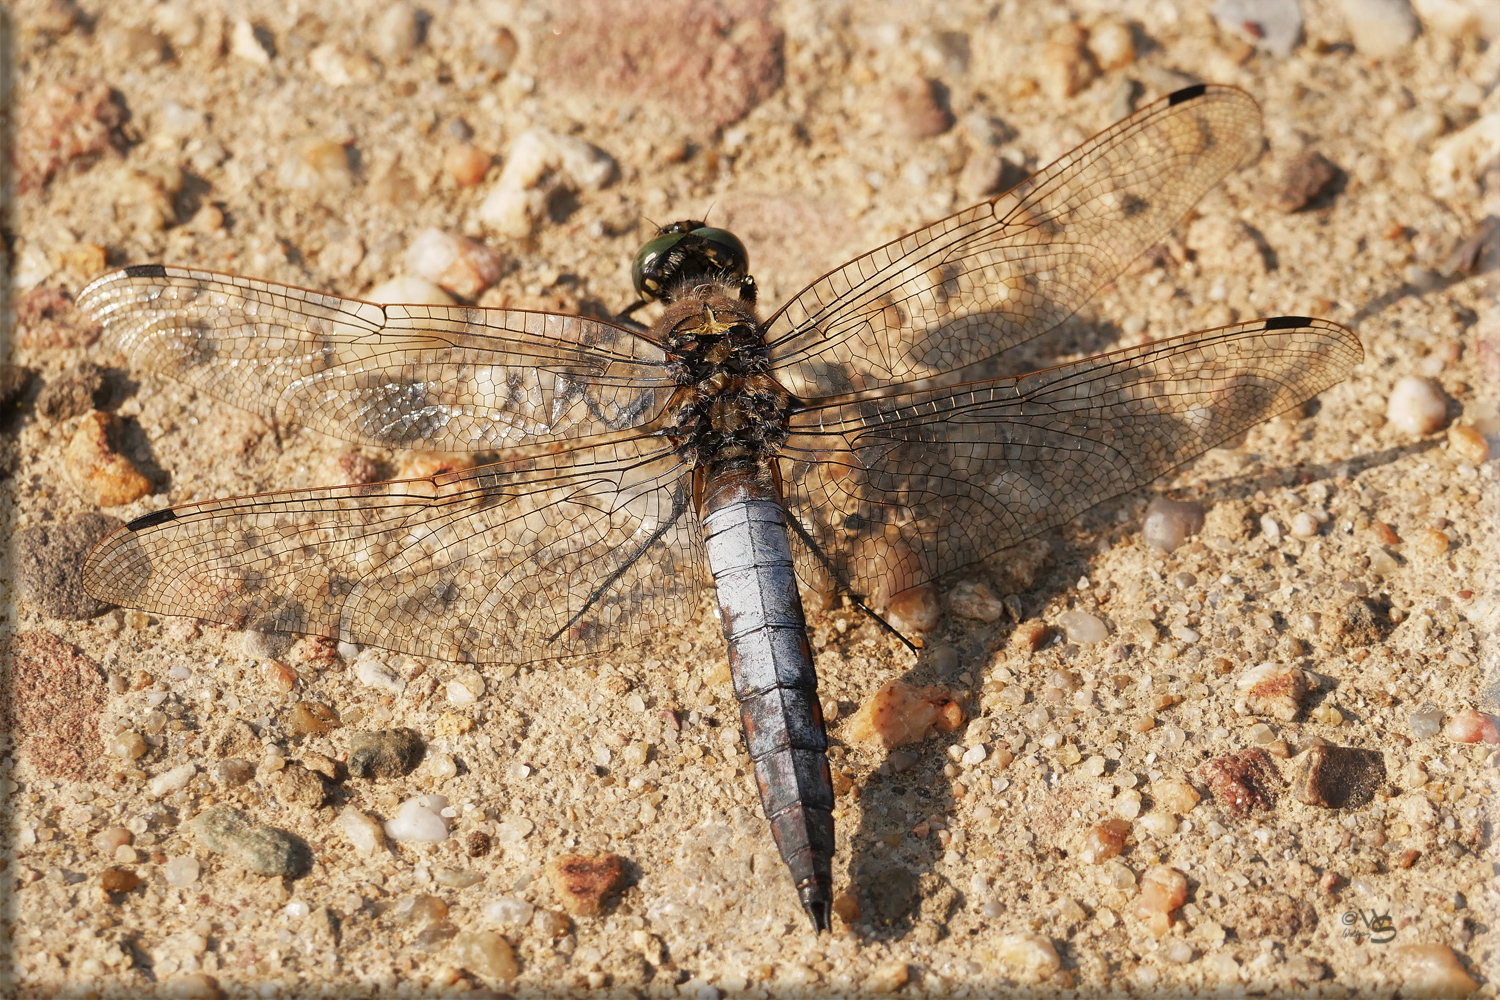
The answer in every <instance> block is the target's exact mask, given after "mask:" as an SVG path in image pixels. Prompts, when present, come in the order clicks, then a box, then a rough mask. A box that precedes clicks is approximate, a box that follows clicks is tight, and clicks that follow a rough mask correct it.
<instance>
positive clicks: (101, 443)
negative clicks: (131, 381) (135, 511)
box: [63, 410, 151, 507]
mask: <svg viewBox="0 0 1500 1000" xmlns="http://www.w3.org/2000/svg"><path fill="white" fill-rule="evenodd" d="M118 425H119V420H118V418H116V417H114V416H112V415H111V414H108V413H101V412H99V411H98V410H95V411H94V412H93V413H90V414H89V415H88V416H86V417H84V418H83V419H82V420H80V421H79V422H78V430H77V431H76V432H75V433H74V434H73V438H72V440H70V441H69V442H68V447H67V451H66V452H65V453H64V454H63V466H64V467H65V468H66V469H67V470H68V475H69V476H70V477H71V479H72V480H73V485H74V486H75V487H77V489H78V492H79V493H80V494H82V495H83V497H84V499H86V500H88V501H89V502H90V503H93V504H96V505H98V506H100V507H118V506H120V505H122V504H127V503H131V502H132V501H135V500H139V499H140V498H141V497H143V496H146V495H147V494H148V493H150V492H151V480H149V479H147V478H146V477H145V476H143V475H141V472H140V470H139V469H137V468H136V467H135V465H134V464H133V463H132V462H131V461H130V459H128V458H126V457H125V456H124V455H120V454H117V453H116V452H115V447H114V444H113V443H112V442H111V441H110V437H111V435H112V434H113V433H114V432H115V431H116V428H117V427H118Z"/></svg>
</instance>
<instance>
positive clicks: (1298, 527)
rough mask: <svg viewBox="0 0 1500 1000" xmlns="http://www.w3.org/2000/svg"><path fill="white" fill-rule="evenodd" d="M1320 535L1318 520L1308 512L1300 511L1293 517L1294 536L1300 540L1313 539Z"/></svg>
mask: <svg viewBox="0 0 1500 1000" xmlns="http://www.w3.org/2000/svg"><path fill="white" fill-rule="evenodd" d="M1317 533H1318V519H1317V518H1315V517H1313V516H1312V515H1311V514H1309V513H1308V512H1307V511H1305V510H1304V511H1299V512H1298V513H1297V514H1296V515H1295V516H1293V517H1292V534H1293V535H1295V536H1296V537H1298V538H1311V537H1313V536H1314V535H1316V534H1317Z"/></svg>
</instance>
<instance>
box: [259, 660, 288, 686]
mask: <svg viewBox="0 0 1500 1000" xmlns="http://www.w3.org/2000/svg"><path fill="white" fill-rule="evenodd" d="M260 677H261V680H263V681H265V682H266V684H267V685H269V686H270V687H271V689H272V690H273V691H277V692H280V693H281V694H286V693H288V692H289V691H291V690H292V688H294V687H296V685H297V671H295V670H293V669H292V668H291V667H289V666H287V665H286V664H285V663H282V662H281V661H280V660H262V661H260Z"/></svg>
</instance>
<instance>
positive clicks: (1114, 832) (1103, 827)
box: [1078, 819, 1130, 865]
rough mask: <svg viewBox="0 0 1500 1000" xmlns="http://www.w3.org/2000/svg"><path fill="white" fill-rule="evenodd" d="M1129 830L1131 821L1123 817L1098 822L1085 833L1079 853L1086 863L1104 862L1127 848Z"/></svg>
mask: <svg viewBox="0 0 1500 1000" xmlns="http://www.w3.org/2000/svg"><path fill="white" fill-rule="evenodd" d="M1129 832H1130V823H1129V822H1128V821H1126V820H1123V819H1109V820H1105V821H1104V822H1103V823H1096V824H1095V825H1093V826H1091V827H1089V829H1088V832H1087V833H1085V834H1084V835H1083V845H1082V846H1081V847H1080V848H1079V851H1078V855H1079V857H1080V859H1081V860H1083V861H1084V862H1085V863H1086V864H1091V865H1097V864H1102V863H1103V862H1105V861H1108V860H1109V859H1110V858H1113V857H1116V856H1118V855H1119V853H1120V852H1121V851H1122V850H1124V849H1125V834H1127V833H1129Z"/></svg>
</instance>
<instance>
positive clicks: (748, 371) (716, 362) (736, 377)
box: [653, 283, 792, 470]
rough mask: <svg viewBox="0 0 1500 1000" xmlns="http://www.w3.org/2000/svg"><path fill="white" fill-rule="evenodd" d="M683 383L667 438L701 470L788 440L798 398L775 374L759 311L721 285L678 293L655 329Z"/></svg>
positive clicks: (763, 451) (762, 453)
mask: <svg viewBox="0 0 1500 1000" xmlns="http://www.w3.org/2000/svg"><path fill="white" fill-rule="evenodd" d="M653 333H654V336H655V339H657V340H658V342H659V343H660V344H661V345H662V346H663V347H664V348H666V350H667V351H668V352H670V353H671V354H672V356H673V358H674V362H675V365H676V367H677V380H678V384H679V385H681V386H682V391H681V392H679V394H678V396H677V400H676V404H675V411H674V412H673V413H672V415H671V416H670V417H669V419H668V432H667V433H668V435H669V436H670V437H671V438H672V439H673V440H674V441H675V442H676V443H677V448H678V452H679V454H681V455H682V457H683V459H684V460H685V461H687V462H689V463H691V464H692V465H694V466H695V467H702V468H706V469H708V470H712V469H713V468H715V467H719V466H723V465H727V464H730V463H738V462H743V461H746V460H754V459H757V458H759V457H762V456H767V455H769V454H771V453H772V452H774V450H775V449H776V448H777V447H779V446H780V445H781V443H782V442H783V441H785V440H786V436H787V429H786V414H787V410H788V408H789V407H790V406H791V403H792V397H791V396H790V394H788V393H787V391H786V390H785V389H783V388H782V387H781V384H780V383H778V382H777V381H776V380H775V379H774V378H773V377H772V376H771V374H770V359H769V356H768V351H767V348H766V343H765V340H764V338H763V337H762V336H761V332H760V323H759V320H758V319H757V318H756V316H755V311H754V309H753V308H751V307H750V306H748V305H747V304H746V303H744V302H742V301H741V300H740V299H739V297H738V295H737V294H735V293H734V292H732V291H731V290H730V289H729V288H728V287H727V286H726V285H724V284H721V283H709V284H704V285H699V286H697V287H696V288H693V289H690V290H688V291H685V292H683V293H681V294H679V295H678V296H676V297H675V298H674V300H673V302H672V303H671V304H670V305H669V306H668V307H667V310H666V312H664V313H663V314H662V317H661V319H660V320H658V321H657V323H656V326H655V328H654V330H653Z"/></svg>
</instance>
